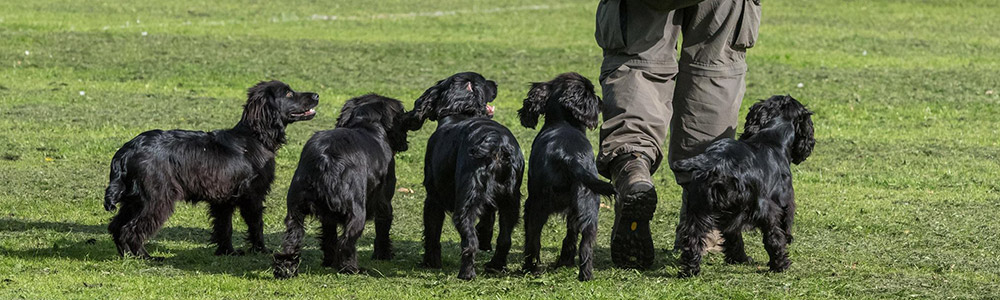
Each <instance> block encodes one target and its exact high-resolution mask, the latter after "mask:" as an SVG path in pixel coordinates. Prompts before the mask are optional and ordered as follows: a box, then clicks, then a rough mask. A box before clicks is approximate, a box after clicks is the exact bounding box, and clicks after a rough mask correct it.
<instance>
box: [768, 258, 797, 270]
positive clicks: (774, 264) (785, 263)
mask: <svg viewBox="0 0 1000 300" xmlns="http://www.w3.org/2000/svg"><path fill="white" fill-rule="evenodd" d="M767 266H768V267H770V269H771V272H775V273H781V272H784V271H785V270H788V267H790V266H792V261H791V260H788V259H782V260H778V261H771V262H768V263H767Z"/></svg>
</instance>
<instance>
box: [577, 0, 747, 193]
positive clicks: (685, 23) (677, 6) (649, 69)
mask: <svg viewBox="0 0 1000 300" xmlns="http://www.w3.org/2000/svg"><path fill="white" fill-rule="evenodd" d="M760 13H761V8H760V0H705V1H701V0H602V1H601V2H600V4H599V5H598V8H597V31H596V33H595V35H596V38H597V43H598V45H600V46H601V48H602V49H603V50H604V61H603V63H602V65H601V77H600V82H601V86H602V87H603V91H604V107H603V116H604V123H603V125H601V131H600V138H601V139H600V152H599V153H598V157H597V160H598V169H599V170H600V172H601V174H602V175H604V176H606V177H610V176H609V174H610V171H611V170H608V168H609V165H610V162H611V160H612V159H614V158H615V157H616V156H618V155H621V154H629V153H642V154H645V155H646V156H647V157H649V158H650V159H652V160H653V170H652V171H655V170H656V169H657V168H658V167H659V165H660V163H661V161H662V160H663V153H662V152H663V151H662V150H661V149H662V143H663V141H665V140H666V139H667V136H668V134H667V133H668V129H669V133H670V134H669V137H670V141H669V148H668V154H667V161H668V162H673V161H677V160H681V159H685V158H689V157H692V156H694V155H697V154H699V153H701V152H703V151H704V150H705V148H706V147H707V146H708V145H709V144H710V143H711V142H712V141H715V140H718V139H722V138H732V137H734V135H735V133H736V125H737V114H738V112H739V108H740V103H741V102H742V99H743V93H744V91H745V81H744V79H745V74H746V70H747V65H746V61H745V58H746V49H747V48H750V47H753V45H754V42H755V41H756V39H757V29H758V27H759V25H760ZM681 37H682V38H683V41H682V43H681V45H680V46H681V47H680V57H679V58H678V51H677V43H678V39H679V38H681ZM675 177H676V178H677V182H678V183H679V184H680V183H684V182H686V181H689V180H690V178H688V177H689V174H675Z"/></svg>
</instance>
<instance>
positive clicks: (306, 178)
mask: <svg viewBox="0 0 1000 300" xmlns="http://www.w3.org/2000/svg"><path fill="white" fill-rule="evenodd" d="M402 115H403V104H402V103H400V102H399V100H396V99H391V98H386V97H382V96H379V95H374V94H370V95H365V96H361V97H357V98H353V99H350V100H347V103H345V104H344V108H343V110H341V113H340V117H339V118H338V119H337V128H336V129H333V130H327V131H320V132H317V133H316V134H314V135H313V137H312V138H311V139H309V142H307V143H306V145H305V147H304V148H303V149H302V156H301V157H300V158H299V166H298V168H297V169H296V170H295V175H294V176H293V177H292V184H291V186H289V188H288V199H287V204H288V214H287V216H286V217H285V228H286V229H285V238H284V242H283V243H282V246H281V252H280V253H277V254H275V255H274V276H275V277H277V278H288V277H292V276H295V275H297V274H298V264H299V256H300V253H301V252H302V243H303V239H304V238H305V218H306V216H307V215H310V214H312V215H316V216H317V218H318V219H319V220H320V223H321V224H322V230H321V237H322V238H321V248H322V249H323V266H328V267H334V268H336V269H338V270H339V271H340V272H343V273H356V272H358V270H359V269H358V258H357V241H358V238H359V237H361V232H362V231H363V230H364V227H365V220H370V219H375V251H374V253H373V254H372V259H381V260H385V259H390V258H392V244H391V242H390V240H389V228H390V227H391V226H392V202H391V200H392V196H393V194H394V193H395V186H396V166H395V164H396V160H395V158H394V155H395V154H396V153H397V152H401V151H405V150H406V148H407V145H406V130H405V129H403V128H402V126H401V122H400V121H401V120H402ZM338 225H339V226H343V228H344V232H343V233H342V234H341V235H340V236H337V226H338Z"/></svg>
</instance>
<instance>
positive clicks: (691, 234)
mask: <svg viewBox="0 0 1000 300" xmlns="http://www.w3.org/2000/svg"><path fill="white" fill-rule="evenodd" d="M812 114H813V113H812V112H811V111H809V110H808V109H806V107H805V106H803V105H802V104H801V103H799V102H798V101H797V100H795V99H793V98H792V97H791V96H773V97H771V98H770V99H767V100H764V101H761V102H758V103H756V104H754V105H753V107H751V108H750V112H749V113H748V114H747V118H746V125H745V126H746V127H745V128H746V129H745V131H744V133H743V134H742V135H741V136H740V138H739V140H733V139H724V140H719V141H716V142H714V143H712V145H710V146H709V147H708V149H707V150H705V153H702V154H699V155H698V156H695V157H692V158H689V159H685V160H680V161H676V162H674V163H673V164H671V166H670V167H671V169H673V170H674V172H692V174H693V176H694V180H692V181H691V182H690V183H688V184H685V185H684V193H686V195H687V197H688V198H687V201H688V207H687V218H685V219H683V220H681V224H680V226H678V227H677V235H678V236H679V237H680V241H681V245H682V251H683V252H682V254H681V258H680V264H681V270H680V273H679V276H681V277H687V276H694V275H698V273H699V271H700V270H701V269H700V264H701V253H702V249H703V248H704V247H705V245H704V244H703V242H702V240H703V238H704V237H705V235H706V234H708V232H709V231H711V230H712V229H713V228H717V229H719V230H720V231H722V235H723V238H724V239H725V245H724V248H725V254H726V262H729V263H747V262H750V258H749V257H747V255H746V252H745V251H744V248H743V236H742V231H743V230H745V229H750V228H755V227H756V228H759V229H760V231H761V233H762V234H763V236H764V248H765V249H766V250H767V254H768V256H769V257H770V260H769V262H768V266H769V267H770V269H771V271H774V272H781V271H784V270H785V269H787V268H788V266H789V265H791V261H789V260H788V250H787V247H788V244H790V243H791V242H792V221H793V219H794V217H795V192H794V191H793V189H792V173H791V169H790V166H791V164H790V163H794V164H798V163H800V162H802V161H805V159H806V158H807V157H809V154H811V153H812V149H813V146H814V145H815V144H816V140H815V139H814V138H813V123H812V117H811V116H812Z"/></svg>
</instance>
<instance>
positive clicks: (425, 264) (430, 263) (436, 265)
mask: <svg viewBox="0 0 1000 300" xmlns="http://www.w3.org/2000/svg"><path fill="white" fill-rule="evenodd" d="M420 267H421V268H427V269H440V268H441V260H436V261H435V260H427V259H424V261H422V262H420Z"/></svg>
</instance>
